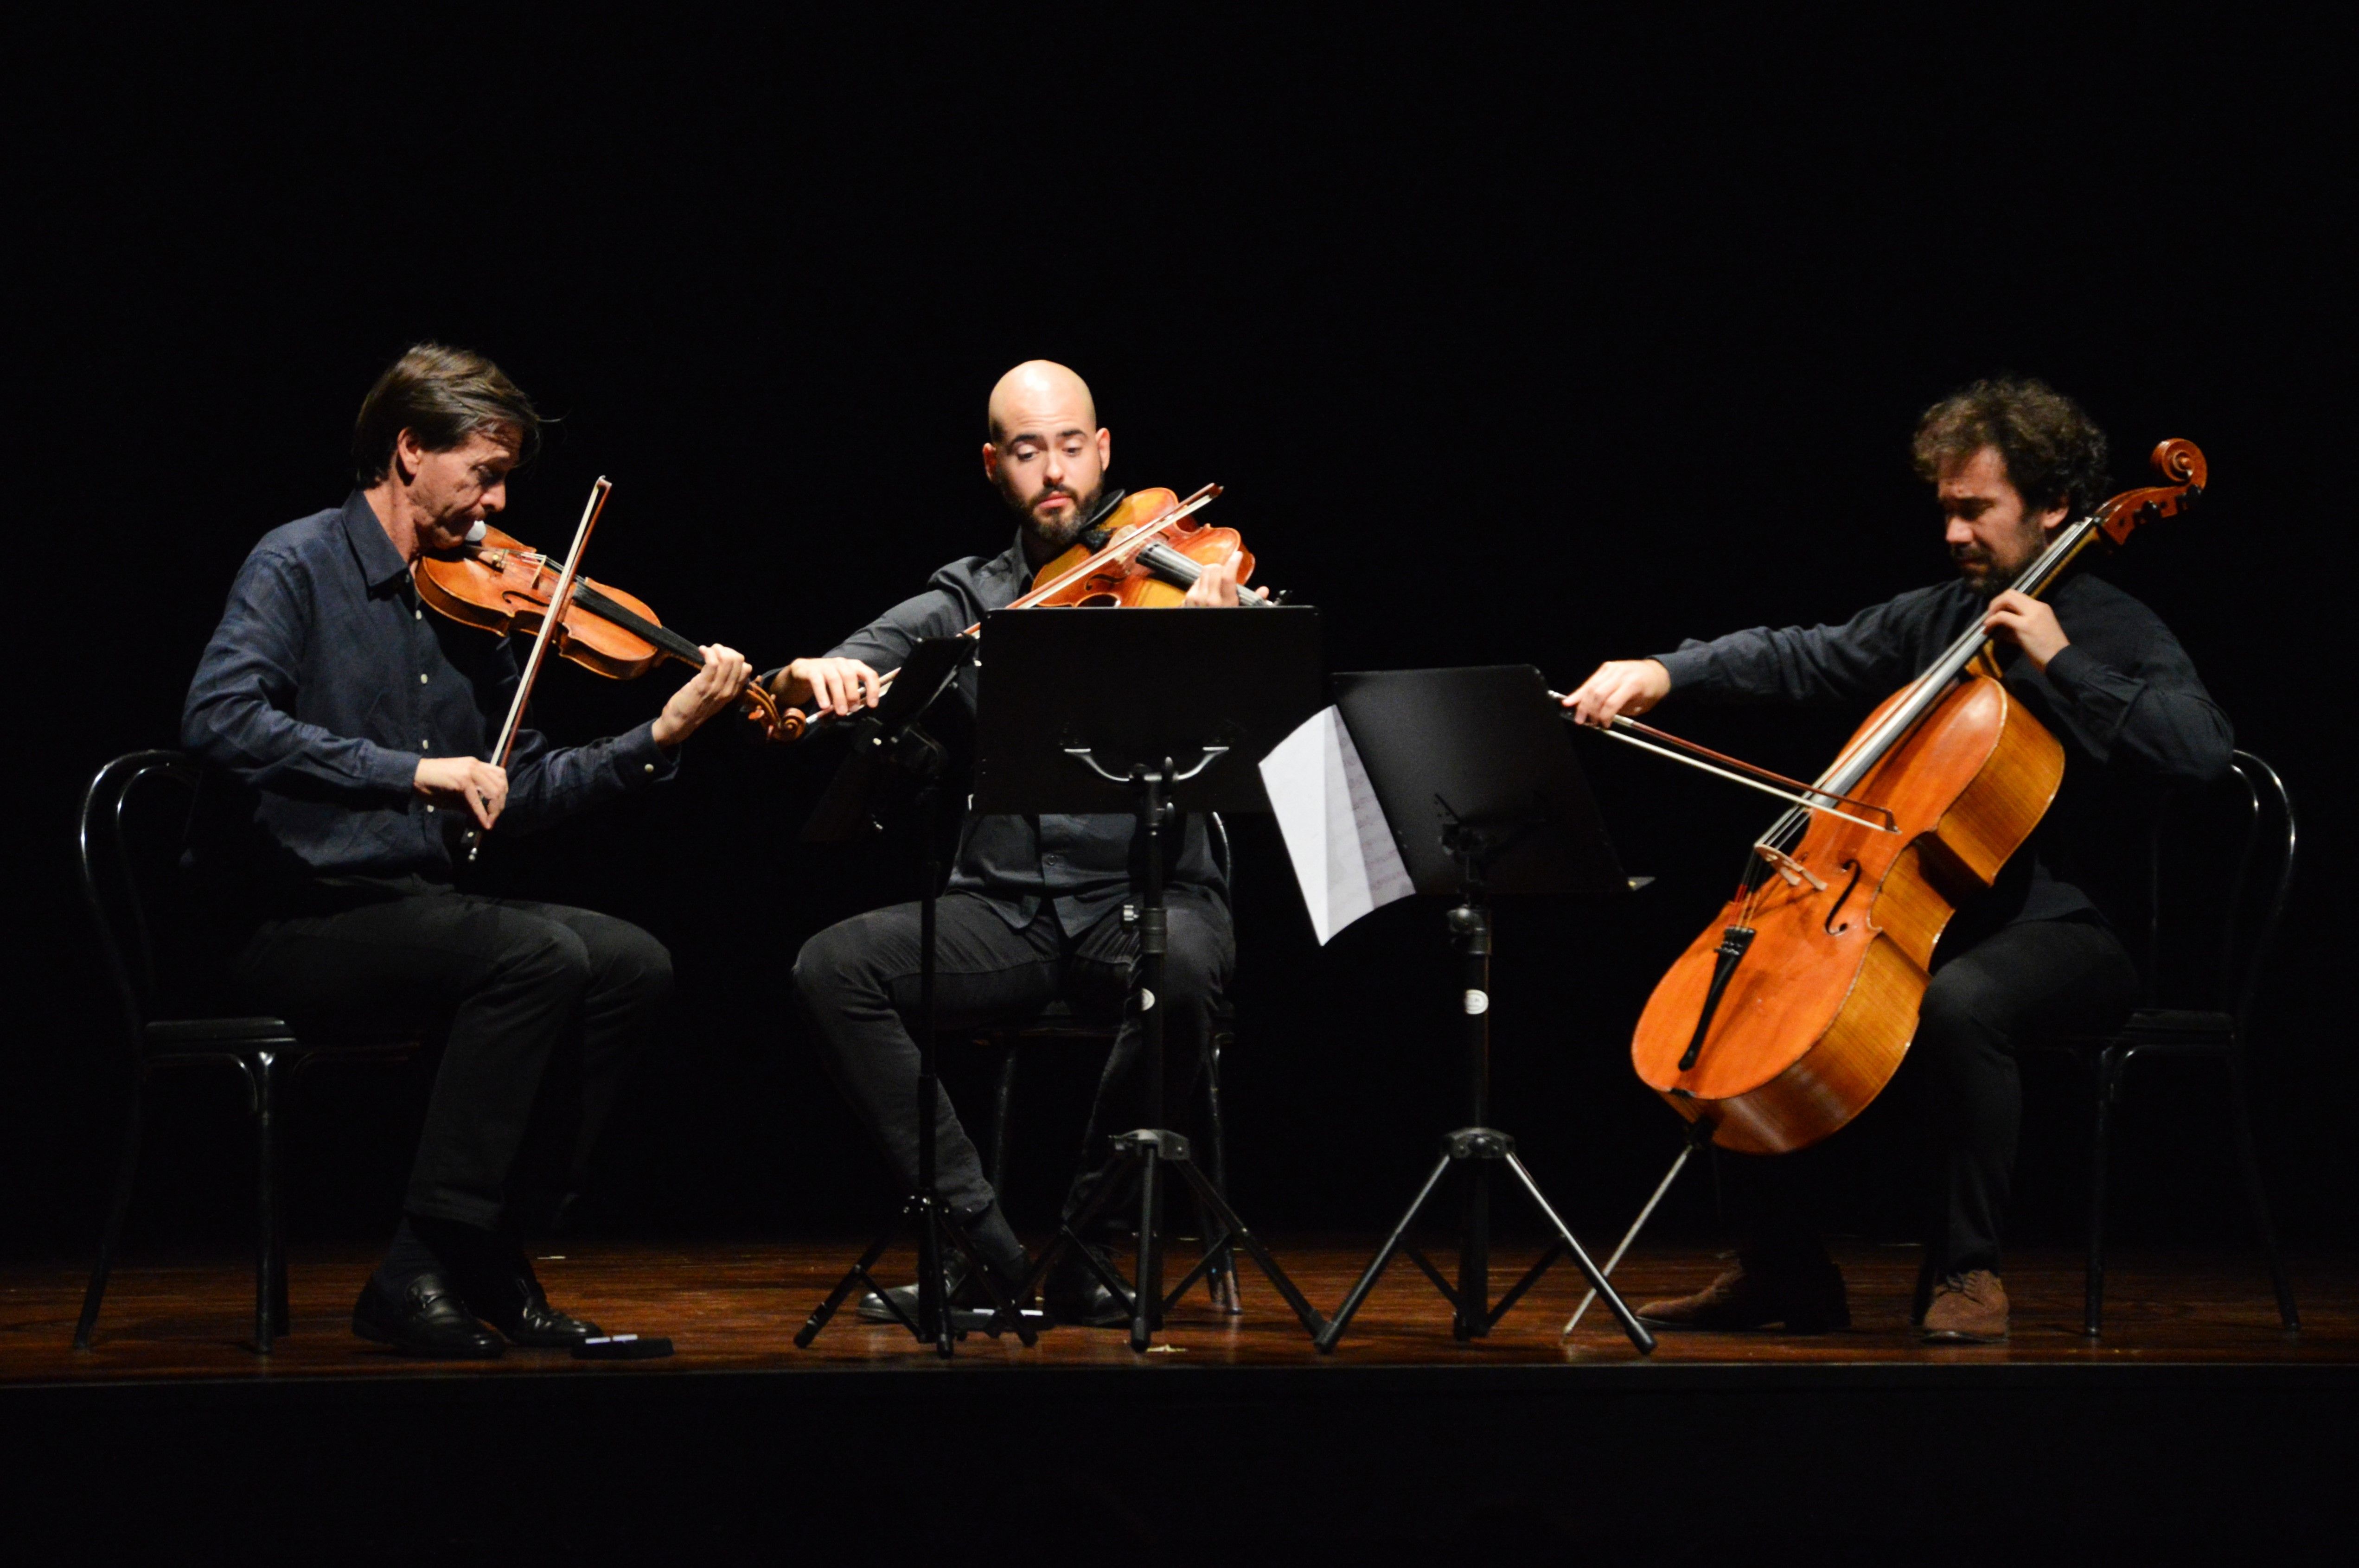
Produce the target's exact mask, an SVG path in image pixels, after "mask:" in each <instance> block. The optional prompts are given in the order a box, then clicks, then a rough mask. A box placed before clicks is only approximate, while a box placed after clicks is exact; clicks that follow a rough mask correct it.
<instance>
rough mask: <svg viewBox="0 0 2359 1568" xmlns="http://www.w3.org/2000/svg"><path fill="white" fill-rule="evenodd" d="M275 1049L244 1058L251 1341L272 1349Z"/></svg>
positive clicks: (279, 1304)
mask: <svg viewBox="0 0 2359 1568" xmlns="http://www.w3.org/2000/svg"><path fill="white" fill-rule="evenodd" d="M277 1067H278V1054H277V1052H275V1051H256V1052H255V1053H254V1054H252V1055H251V1056H249V1057H247V1058H246V1066H245V1071H246V1076H247V1078H248V1080H249V1081H250V1082H251V1083H252V1085H253V1087H254V1152H255V1246H254V1347H255V1350H256V1351H257V1352H259V1353H260V1354H262V1355H265V1356H267V1355H269V1354H270V1349H271V1341H272V1339H273V1336H274V1335H275V1332H276V1331H277V1329H279V1328H282V1327H284V1326H285V1323H286V1314H287V1306H286V1300H285V1291H286V1256H285V1253H284V1250H283V1249H282V1248H281V1246H280V1241H279V1237H280V1228H279V1217H278V1148H277V1130H278V1129H277V1123H278V1116H277V1111H278V1103H277V1102H278V1072H277Z"/></svg>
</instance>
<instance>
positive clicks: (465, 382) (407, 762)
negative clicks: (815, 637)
mask: <svg viewBox="0 0 2359 1568" xmlns="http://www.w3.org/2000/svg"><path fill="white" fill-rule="evenodd" d="M540 423H541V421H540V418H539V416H538V415H537V414H536V413H535V411H534V408H533V406H532V403H531V401H530V400H529V399H528V398H527V397H526V395H524V393H523V392H522V391H520V390H519V389H518V388H517V387H516V384H514V383H513V382H511V381H510V380H509V379H508V378H507V377H506V375H504V374H503V373H501V372H500V370H499V368H498V367H497V366H496V365H495V364H493V363H492V362H491V361H489V360H487V359H485V358H484V357H483V356H482V355H480V354H475V353H471V352H468V351H465V350H461V349H450V348H444V347H440V346H439V345H436V344H431V343H421V344H419V345H418V346H416V347H414V348H412V349H410V350H409V351H408V352H406V353H404V354H403V355H402V356H401V357H400V358H399V359H398V360H397V361H396V362H394V363H393V364H392V366H391V367H390V368H388V369H387V370H386V372H385V373H384V375H383V376H382V377H381V378H379V380H378V381H377V383H376V384H375V387H374V388H372V389H371V391H370V392H369V394H368V396H367V397H366V399H365V400H364V401H363V403H362V404H361V409H360V416H359V419H358V422H357V425H356V427H355V429H354V433H353V457H354V460H355V464H356V477H355V485H354V488H353V491H352V492H351V493H350V494H349V495H347V496H346V497H345V498H344V501H343V503H342V505H340V506H336V507H332V508H330V509H328V510H327V511H324V512H318V513H314V514H311V515H310V516H309V517H305V518H302V519H299V521H297V522H293V523H289V524H286V525H285V526H284V527H281V528H277V529H274V530H272V531H271V532H270V533H268V534H266V535H264V536H263V538H262V540H261V542H260V543H259V544H257V545H255V547H254V549H253V551H252V553H251V554H249V555H248V556H247V557H246V559H245V565H244V566H243V567H242V568H240V569H239V571H238V574H237V578H236V580H235V582H234V584H233V585H232V586H231V589H230V594H229V603H228V607H227V609H226V610H225V611H223V615H222V619H221V624H220V625H219V626H218V627H217V628H216V629H215V631H214V633H213V635H212V641H211V642H210V643H207V645H206V647H205V651H204V655H203V658H202V659H201V661H200V663H199V665H198V666H197V673H196V678H195V679H194V680H193V681H192V682H191V683H190V687H189V695H188V700H187V704H186V706H185V708H184V709H183V711H182V716H181V722H180V733H181V741H182V744H183V745H184V746H186V747H187V749H188V750H189V751H190V752H192V753H194V754H195V755H196V756H197V757H198V758H200V759H201V762H202V763H203V778H202V781H201V784H200V787H199V793H198V800H197V806H196V810H195V813H194V816H193V817H192V820H191V823H190V855H189V863H190V869H191V871H192V872H193V874H194V876H195V878H196V880H197V882H198V884H199V886H200V888H201V890H203V891H204V892H205V893H206V894H207V895H208V897H209V902H210V903H212V905H213V906H214V907H215V908H216V909H217V910H218V911H219V914H220V916H221V922H222V925H223V930H224V931H225V933H226V934H227V937H226V939H227V947H228V953H227V957H228V969H229V977H230V981H231V986H232V989H233V993H234V996H235V999H236V1000H238V1001H239V1002H240V1003H241V1004H243V1005H246V1006H249V1007H251V1008H252V1009H253V1010H254V1011H257V1012H265V1011H266V1012H268V1013H270V1014H274V1015H277V1016H282V1017H286V1018H288V1019H289V1020H292V1021H295V1022H297V1023H298V1024H299V1026H301V1025H304V1024H308V1023H310V1022H313V1021H317V1022H320V1023H322V1024H326V1025H329V1026H342V1027H343V1028H345V1029H347V1030H350V1029H353V1028H355V1027H357V1028H360V1029H368V1028H372V1027H377V1028H382V1027H385V1026H387V1025H395V1026H400V1027H408V1026H412V1025H434V1024H439V1025H440V1026H442V1027H444V1028H446V1029H447V1032H448V1033H447V1038H446V1044H445V1045H444V1047H443V1052H442V1057H441V1062H440V1068H439V1070H438V1072H437V1075H436V1077H435V1082H434V1089H433V1095H432V1098H431V1100H430V1102H429V1106H428V1108H427V1113H426V1122H425V1126H424V1129H423V1130H422V1131H421V1132H420V1134H419V1142H418V1152H417V1155H416V1160H415V1163H414V1164H413V1166H412V1168H411V1171H410V1175H409V1184H408V1192H407V1194H406V1195H405V1197H404V1199H403V1204H402V1211H403V1217H402V1219H401V1222H400V1225H399V1227H398V1228H397V1230H396V1232H395V1234H394V1238H393V1244H392V1246H391V1248H390V1249H388V1250H387V1252H386V1256H385V1260H384V1261H383V1262H381V1263H380V1264H379V1265H378V1266H377V1268H376V1270H375V1272H374V1273H372V1274H371V1275H370V1276H369V1279H368V1281H367V1282H366V1284H365V1285H364V1287H363V1289H362V1291H361V1293H360V1300H359V1303H358V1304H357V1305H356V1306H355V1307H354V1308H353V1331H354V1332H355V1333H357V1334H358V1335H360V1336H362V1337H363V1338H365V1339H370V1340H375V1341H378V1342H381V1343H386V1344H389V1345H391V1346H394V1347H395V1348H396V1349H397V1350H398V1351H401V1352H404V1353H408V1354H412V1355H420V1356H429V1357H493V1356H497V1355H499V1354H500V1353H501V1351H502V1349H503V1342H504V1341H505V1343H506V1344H511V1345H519V1346H570V1345H571V1344H573V1343H574V1342H576V1341H578V1340H581V1339H583V1338H585V1337H588V1336H593V1335H595V1334H597V1333H598V1329H597V1327H596V1326H595V1325H592V1324H590V1323H588V1322H585V1321H583V1320H582V1319H580V1318H577V1317H574V1316H571V1315H570V1314H566V1313H564V1312H561V1311H560V1310H558V1309H557V1308H555V1307H553V1306H551V1305H550V1304H549V1300H548V1297H547V1295H546V1294H545V1293H544V1292H543V1291H542V1289H541V1287H540V1284H539V1282H538V1281H537V1280H535V1279H534V1277H533V1271H532V1266H531V1264H530V1262H529V1261H528V1260H527V1258H526V1256H525V1253H524V1250H523V1249H522V1247H521V1245H520V1243H519V1241H518V1239H517V1235H516V1225H515V1223H514V1219H513V1217H512V1215H511V1212H510V1209H509V1206H508V1200H507V1192H506V1189H507V1184H508V1182H509V1179H510V1175H511V1168H512V1166H513V1165H514V1164H515V1162H516V1156H517V1152H518V1150H519V1148H520V1147H521V1145H522V1143H523V1141H524V1137H525V1132H526V1127H527V1120H528V1119H529V1115H530V1113H531V1111H532V1109H533V1107H534V1104H535V1100H536V1098H538V1096H539V1095H540V1092H541V1089H542V1085H543V1081H544V1079H545V1078H548V1077H549V1076H550V1070H551V1065H552V1063H553V1062H554V1061H555V1060H556V1059H557V1058H558V1057H559V1055H560V1053H563V1054H571V1055H572V1056H574V1057H576V1058H577V1059H578V1073H577V1074H575V1075H573V1076H575V1077H577V1078H578V1081H579V1084H580V1093H579V1097H578V1104H576V1105H574V1106H573V1107H571V1110H572V1111H573V1113H574V1114H575V1116H576V1117H577V1118H578V1125H577V1126H576V1127H575V1128H574V1130H573V1141H572V1147H573V1154H572V1166H571V1178H572V1179H573V1181H574V1182H576V1183H577V1184H578V1183H579V1181H580V1180H581V1178H582V1174H583V1171H584V1166H585V1162H586V1161H587V1158H588V1156H589V1153H590V1151H591V1148H592V1143H593V1141H595V1139H596V1137H597V1134H598V1131H599V1129H600V1127H601V1125H602V1123H603V1120H604V1119H605V1116H606V1113H607V1111H608V1110H609V1108H611V1107H612V1105H613V1103H614V1093H615V1088H616V1086H617V1081H618V1079H619V1077H620V1075H621V1074H622V1072H623V1070H624V1068H625V1065H627V1064H628V1063H629V1062H630V1060H631V1059H632V1057H633V1056H634V1054H636V1052H637V1051H638V1050H639V1048H640V1047H641V1046H642V1045H643V1044H645V1043H646V1041H647V1038H648V1035H649V1031H650V1029H651V1027H652V1025H653V1023H654V1022H655V1019H656V1015H657V1012H658V1010H659V1009H660V1008H661V1006H662V1004H663V1000H664V998H665V996H666V994H667V993H668V992H669V989H670V988H671V973H672V971H671V957H670V955H669V953H667V952H666V951H665V950H664V947H663V946H662V945H661V944H660V943H658V941H657V940H656V939H655V938H654V937H652V936H650V935H648V934H647V933H646V932H645V931H642V930H640V929H639V928H638V927H636V926H635V925H629V924H627V923H625V922H624V921H621V920H617V919H614V918H613V917H612V916H610V915H604V914H596V913H594V912H592V911H590V910H586V909H571V908H567V907H564V906H562V905H559V904H551V903H532V902H528V901H525V900H517V899H499V898H488V897H480V896H477V895H474V894H472V893H466V892H460V891H458V890H457V889H456V888H455V887H454V886H453V885H452V883H453V871H454V865H453V855H452V849H453V845H454V843H455V842H456V841H457V840H458V839H459V838H461V836H462V831H463V830H464V829H467V828H469V827H473V828H475V829H478V830H489V829H491V828H492V827H494V826H495V825H497V826H498V827H499V828H500V829H501V831H503V832H513V831H517V830H521V829H528V828H531V827H537V826H539V825H542V824H545V823H549V822H551V821H554V820H556V819H557V818H559V817H561V816H566V815H568V814H570V813H572V812H575V811H579V810H581V809H582V808H584V807H586V806H594V805H597V804H598V803H600V802H602V801H606V800H611V799H615V798H618V797H620V796H622V795H626V794H629V793H632V792H635V791H638V790H642V789H645V788H647V787H649V786H652V785H654V784H658V783H660V782H662V781H663V780H665V779H668V778H669V777H670V776H671V774H672V773H673V771H674V770H675V768H676V767H677V766H678V763H677V761H676V756H677V752H678V749H679V745H680V743H681V742H682V741H685V740H687V739H688V737H689V736H690V735H691V734H693V733H694V732H695V731H696V730H697V729H698V727H699V726H701V725H702V724H703V723H704V722H705V721H706V720H707V719H711V718H712V717H713V716H714V715H715V714H718V713H721V712H723V711H724V710H726V709H727V708H729V707H730V705H731V703H732V702H733V700H734V698H735V697H737V695H738V693H739V691H740V690H741V688H742V687H744V685H745V681H746V678H747V676H748V674H749V671H748V667H747V665H746V663H745V659H744V658H742V657H741V656H739V655H738V654H735V653H734V652H733V651H731V650H730V649H727V648H724V647H720V646H712V647H707V648H704V649H702V650H701V653H702V654H703V655H704V659H705V664H704V666H703V667H702V668H701V670H699V671H698V673H697V674H696V675H695V676H694V677H693V678H691V679H690V680H689V681H688V682H687V683H686V684H685V685H684V686H682V687H680V688H679V690H678V691H676V692H674V693H673V694H672V696H671V697H670V699H669V701H667V702H666V703H665V704H664V707H663V710H662V711H661V712H660V713H658V715H657V716H656V718H655V719H653V720H651V721H649V722H648V723H646V724H642V725H640V726H639V727H638V728H637V729H636V730H632V731H630V732H629V733H627V734H625V735H620V736H616V737H614V738H613V739H610V740H604V741H592V742H591V743H589V744H587V745H582V746H571V747H564V748H552V747H551V746H549V744H548V742H547V741H545V740H543V739H542V738H541V737H540V736H538V735H537V734H534V733H532V732H530V731H526V732H524V733H523V734H522V735H520V737H519V738H518V740H517V742H516V745H515V747H514V749H513V751H512V752H511V753H510V756H509V761H508V763H507V765H506V767H505V768H502V767H495V766H493V765H491V764H490V763H489V762H484V760H483V759H484V756H485V755H486V754H487V753H488V752H489V751H490V749H491V744H492V738H493V734H494V731H495V730H496V729H497V727H498V726H499V724H500V722H501V719H502V717H503V716H504V714H505V713H506V708H507V705H508V702H509V698H510V697H511V696H512V694H513V693H514V692H515V690H516V683H517V679H518V672H517V662H516V654H514V652H513V651H512V650H511V649H510V647H509V646H508V643H507V642H506V640H504V639H495V638H493V637H489V636H486V635H485V634H484V633H483V632H481V631H478V630H475V629H473V628H471V627H467V626H463V625H461V624H460V623H459V622H455V621H449V620H445V619H443V618H441V617H440V616H437V615H429V614H428V613H427V610H426V607H425V605H424V604H423V603H422V602H421V600H419V594H418V590H417V588H416V586H415V584H414V582H413V580H412V568H413V567H414V566H415V565H416V564H417V562H418V561H419V557H421V556H422V555H424V554H426V553H427V552H429V551H434V552H440V551H449V550H452V549H455V548H457V547H458V546H461V545H462V543H463V542H464V541H465V539H466V537H467V535H468V531H469V529H470V528H471V527H472V526H473V525H474V524H479V523H482V522H484V520H485V519H487V518H490V517H493V516H495V515H496V514H498V513H499V512H500V511H501V510H502V509H503V508H504V507H505V506H506V501H507V485H508V478H509V474H510V471H511V470H514V469H515V468H516V466H517V465H518V464H519V463H521V462H522V461H523V460H525V459H526V458H527V456H528V455H529V454H530V453H531V452H532V450H533V449H534V446H535V444H536V440H537V437H538V430H539V427H540ZM485 1325H489V1327H486V1326H485ZM493 1330H497V1333H494V1332H493Z"/></svg>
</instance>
